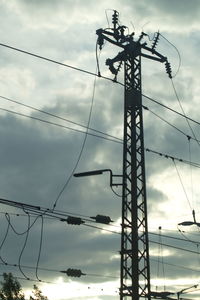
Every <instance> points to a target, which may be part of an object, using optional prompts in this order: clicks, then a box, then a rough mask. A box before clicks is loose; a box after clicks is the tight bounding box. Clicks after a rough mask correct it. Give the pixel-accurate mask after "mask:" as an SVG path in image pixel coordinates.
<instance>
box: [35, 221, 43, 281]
mask: <svg viewBox="0 0 200 300" xmlns="http://www.w3.org/2000/svg"><path fill="white" fill-rule="evenodd" d="M43 233H44V220H43V216H41V232H40V244H39V252H38V258H37V264H36V270H35V274H36V278H37V279H38V281H41V280H40V279H39V277H38V269H39V262H40V256H41V251H42V243H43Z"/></svg>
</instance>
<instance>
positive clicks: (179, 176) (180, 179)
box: [172, 159, 192, 211]
mask: <svg viewBox="0 0 200 300" xmlns="http://www.w3.org/2000/svg"><path fill="white" fill-rule="evenodd" d="M172 161H173V163H174V167H175V169H176V172H177V175H178V178H179V181H180V183H181V186H182V189H183V192H184V194H185V197H186V199H187V202H188V204H189V207H190V209H191V211H192V206H191V203H190V200H189V197H188V195H187V192H186V189H185V186H184V184H183V181H182V178H181V175H180V173H179V171H178V168H177V165H176V162H175V160H174V159H172Z"/></svg>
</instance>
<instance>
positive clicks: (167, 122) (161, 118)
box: [143, 105, 200, 142]
mask: <svg viewBox="0 0 200 300" xmlns="http://www.w3.org/2000/svg"><path fill="white" fill-rule="evenodd" d="M143 108H144V109H145V110H147V111H149V112H151V113H152V114H153V115H154V116H156V117H157V118H159V119H160V120H162V121H163V122H165V123H166V124H168V125H169V126H171V127H172V128H174V129H176V130H177V131H178V132H180V133H182V134H183V135H184V136H185V137H187V138H188V139H192V140H195V141H197V142H200V141H198V140H197V138H196V137H191V136H190V135H188V134H186V133H185V132H184V131H183V130H181V129H179V128H178V127H177V126H175V125H173V124H172V123H170V122H169V121H167V120H165V119H164V118H163V117H161V116H159V115H158V114H157V113H155V112H153V111H152V110H151V109H149V108H148V107H147V106H144V105H143Z"/></svg>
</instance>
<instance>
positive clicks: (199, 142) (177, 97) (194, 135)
mask: <svg viewBox="0 0 200 300" xmlns="http://www.w3.org/2000/svg"><path fill="white" fill-rule="evenodd" d="M171 83H172V87H173V90H174V93H175V96H176V99H177V100H178V103H179V106H180V108H181V110H182V113H183V115H184V117H185V120H186V122H187V124H188V127H189V129H190V130H191V132H192V135H193V137H194V139H195V140H196V142H197V143H198V145H199V146H200V141H199V140H198V139H197V137H196V134H195V132H194V130H193V128H192V127H191V125H190V122H189V120H188V118H187V116H186V114H185V111H184V109H183V106H182V104H181V101H180V99H179V96H178V93H177V91H176V88H175V85H174V82H173V79H171Z"/></svg>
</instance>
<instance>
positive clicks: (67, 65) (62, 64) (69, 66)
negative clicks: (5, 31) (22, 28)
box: [0, 43, 123, 86]
mask: <svg viewBox="0 0 200 300" xmlns="http://www.w3.org/2000/svg"><path fill="white" fill-rule="evenodd" d="M0 46H2V47H5V48H8V49H10V50H14V51H18V52H21V53H23V54H27V55H30V56H33V57H36V58H39V59H42V60H46V61H48V62H51V63H54V64H57V65H60V66H63V67H67V68H70V69H73V70H75V71H79V72H83V73H85V74H89V75H92V76H96V77H100V78H103V79H106V80H109V81H112V82H116V83H118V84H120V85H122V86H123V84H122V83H121V82H118V81H116V80H115V81H114V80H113V79H111V78H109V77H106V76H102V75H101V76H99V74H96V73H93V72H90V71H87V70H84V69H81V68H77V67H74V66H71V65H69V64H65V63H61V62H59V61H56V60H54V59H50V58H47V57H45V56H41V55H38V54H34V53H31V52H29V51H25V50H22V49H19V48H16V47H12V46H10V45H6V44H3V43H0Z"/></svg>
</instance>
